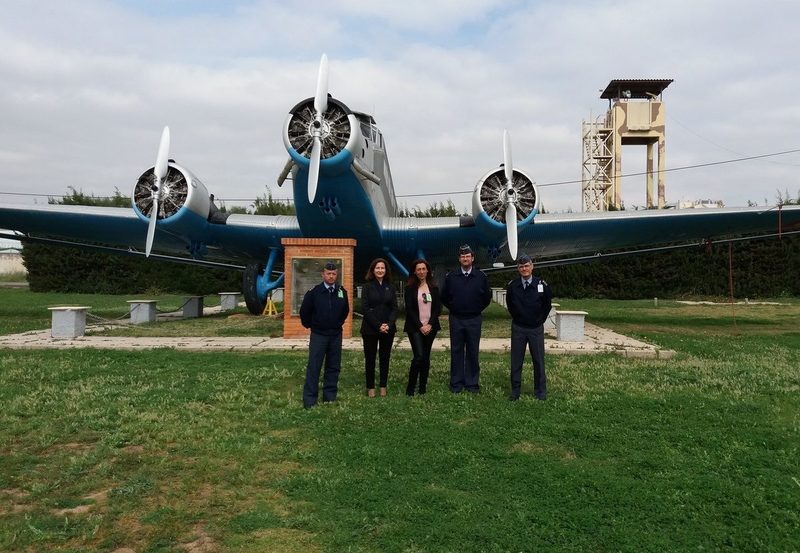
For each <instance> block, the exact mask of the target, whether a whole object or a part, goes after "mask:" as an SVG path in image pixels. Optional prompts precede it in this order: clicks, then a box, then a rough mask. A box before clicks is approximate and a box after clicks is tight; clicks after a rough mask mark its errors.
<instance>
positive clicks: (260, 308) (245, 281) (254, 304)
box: [242, 263, 267, 315]
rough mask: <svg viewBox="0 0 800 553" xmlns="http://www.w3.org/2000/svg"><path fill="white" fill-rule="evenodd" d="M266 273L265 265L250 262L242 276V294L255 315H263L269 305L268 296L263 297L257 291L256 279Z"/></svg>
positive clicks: (249, 309)
mask: <svg viewBox="0 0 800 553" xmlns="http://www.w3.org/2000/svg"><path fill="white" fill-rule="evenodd" d="M262 274H264V265H262V264H261V263H248V264H247V267H246V268H245V270H244V276H243V277H242V294H243V295H244V302H245V303H246V304H247V309H248V311H250V313H252V314H253V315H261V314H263V313H264V308H266V307H267V298H264V299H261V298H259V297H258V292H257V291H256V280H257V279H258V277H259V276H261V275H262Z"/></svg>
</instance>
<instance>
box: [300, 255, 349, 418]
mask: <svg viewBox="0 0 800 553" xmlns="http://www.w3.org/2000/svg"><path fill="white" fill-rule="evenodd" d="M337 274H338V272H337V269H336V264H335V263H333V262H330V261H329V262H327V263H326V264H325V266H324V267H323V268H322V282H321V283H320V284H317V285H316V286H315V287H313V288H312V289H311V290H309V291H308V292H306V295H305V296H303V303H301V304H300V322H301V323H302V324H303V326H304V327H306V328H310V329H311V340H310V342H309V344H308V365H307V366H306V382H305V384H304V385H303V406H304V407H305V408H306V409H310V408H312V407H313V406H314V405H316V404H317V394H318V392H319V373H320V370H321V369H322V361H323V359H324V360H325V374H324V377H323V379H324V384H323V387H322V401H324V402H326V403H328V402H331V401H335V400H336V392H337V390H338V386H339V369H340V368H341V365H342V325H344V321H345V320H346V319H347V315H348V314H349V313H350V304H349V302H348V301H347V291H346V290H345V289H344V288H342V287H341V286H339V285H337V284H336V276H337Z"/></svg>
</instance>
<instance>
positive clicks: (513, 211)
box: [506, 202, 517, 260]
mask: <svg viewBox="0 0 800 553" xmlns="http://www.w3.org/2000/svg"><path fill="white" fill-rule="evenodd" d="M506 235H507V236H508V253H510V254H511V259H514V260H516V259H517V206H515V205H514V204H513V203H512V202H509V203H508V205H507V206H506Z"/></svg>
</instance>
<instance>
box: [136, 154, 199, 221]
mask: <svg viewBox="0 0 800 553" xmlns="http://www.w3.org/2000/svg"><path fill="white" fill-rule="evenodd" d="M156 180H157V179H156V173H155V167H151V168H149V169H148V170H146V171H145V172H144V173H142V175H141V176H140V177H139V179H138V180H137V181H136V185H135V186H134V188H133V199H132V201H133V210H134V211H135V212H136V215H137V216H138V217H139V218H140V219H141V220H142V221H144V222H145V223H149V222H150V218H151V216H152V211H153V204H154V203H156V204H157V205H156V211H157V212H156V221H157V223H158V228H159V229H162V230H166V231H170V232H175V233H179V234H182V235H184V236H194V235H196V234H197V233H199V232H200V231H201V230H202V229H203V228H205V225H206V224H207V220H208V217H209V214H210V212H211V199H210V197H209V194H208V190H207V189H206V187H205V185H204V184H203V183H202V182H201V181H200V179H198V178H197V177H195V176H194V175H193V174H192V173H191V172H190V171H189V170H188V169H186V168H184V167H181V166H180V165H178V164H177V163H175V162H174V161H171V160H170V161H169V163H168V167H167V170H166V175H165V176H164V177H163V178H162V179H161V183H160V191H159V194H158V201H157V202H154V198H155V196H156V195H155V193H154V192H155V188H156Z"/></svg>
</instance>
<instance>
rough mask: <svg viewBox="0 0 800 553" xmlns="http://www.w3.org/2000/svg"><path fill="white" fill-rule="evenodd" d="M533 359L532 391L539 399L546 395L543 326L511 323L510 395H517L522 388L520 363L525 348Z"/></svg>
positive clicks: (523, 357)
mask: <svg viewBox="0 0 800 553" xmlns="http://www.w3.org/2000/svg"><path fill="white" fill-rule="evenodd" d="M526 349H527V350H530V352H531V358H532V359H533V393H534V395H535V396H536V397H537V398H539V399H544V398H546V397H547V375H546V374H545V372H544V327H543V326H541V325H540V326H538V327H536V328H526V327H524V326H519V325H516V324H513V323H512V324H511V395H512V396H514V397H519V394H520V391H521V389H522V365H523V363H524V362H525V350H526Z"/></svg>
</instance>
